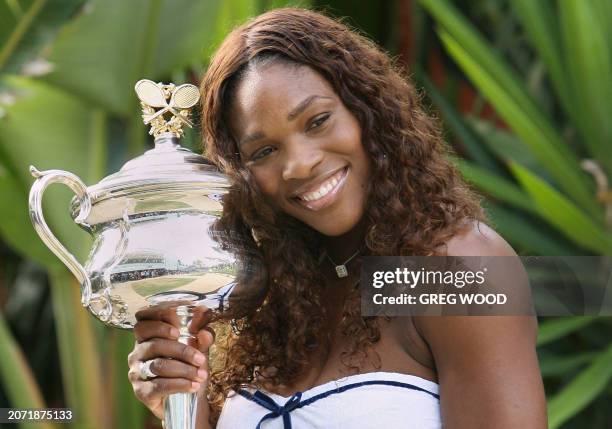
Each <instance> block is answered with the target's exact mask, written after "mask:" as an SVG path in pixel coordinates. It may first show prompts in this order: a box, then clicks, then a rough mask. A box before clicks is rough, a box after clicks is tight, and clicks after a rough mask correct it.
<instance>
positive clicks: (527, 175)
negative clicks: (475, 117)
mask: <svg viewBox="0 0 612 429" xmlns="http://www.w3.org/2000/svg"><path fill="white" fill-rule="evenodd" d="M510 169H511V171H512V172H513V174H514V175H515V177H516V178H517V180H518V181H519V183H520V184H521V185H522V187H523V188H524V189H525V191H527V193H528V194H529V195H530V196H531V198H532V200H533V202H534V203H535V207H536V210H537V211H538V213H540V216H542V217H543V218H544V219H546V220H547V221H548V222H549V223H550V224H551V225H553V226H555V227H556V228H557V229H558V230H559V231H560V232H561V233H562V234H564V235H565V236H566V237H568V238H570V239H571V240H572V241H574V242H575V243H576V244H579V245H580V246H583V247H584V248H586V249H590V250H592V251H594V252H596V253H601V254H604V255H606V254H610V253H612V237H611V236H610V235H609V234H608V233H607V232H606V231H605V230H604V229H603V228H602V227H601V226H599V225H597V224H596V223H594V222H593V221H592V220H591V219H590V218H589V217H588V216H587V215H586V214H585V213H584V212H582V210H580V209H579V208H578V207H577V206H576V205H575V204H574V203H573V202H571V201H570V200H569V199H567V198H566V197H565V196H563V195H562V194H561V193H560V192H559V191H557V190H556V189H554V188H553V187H552V186H550V185H549V184H548V183H546V182H544V181H543V180H542V179H540V178H539V177H537V176H536V175H534V174H533V173H531V172H530V171H529V170H527V169H525V168H523V167H521V166H520V165H518V164H516V163H514V162H512V163H510Z"/></svg>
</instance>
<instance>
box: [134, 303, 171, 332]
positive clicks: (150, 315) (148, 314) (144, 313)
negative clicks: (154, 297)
mask: <svg viewBox="0 0 612 429" xmlns="http://www.w3.org/2000/svg"><path fill="white" fill-rule="evenodd" d="M135 317H136V320H137V321H140V320H161V321H163V322H166V323H169V324H170V325H172V326H176V327H178V326H179V325H180V321H179V317H178V315H177V314H176V305H157V306H155V307H150V308H145V309H142V310H139V311H137V312H136V314H135Z"/></svg>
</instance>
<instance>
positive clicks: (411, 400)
mask: <svg viewBox="0 0 612 429" xmlns="http://www.w3.org/2000/svg"><path fill="white" fill-rule="evenodd" d="M438 391H439V388H438V384H436V383H434V382H432V381H429V380H425V379H424V378H421V377H417V376H414V375H407V374H400V373H395V372H381V371H378V372H370V373H365V374H357V375H351V376H348V377H345V378H343V379H340V380H333V381H330V382H327V383H324V384H322V385H320V386H315V387H313V388H312V389H308V390H305V391H303V392H297V393H296V394H294V395H293V396H291V397H284V396H280V395H276V394H274V393H269V392H263V391H260V390H254V389H242V390H240V391H239V392H238V393H236V392H232V393H231V394H230V396H228V398H227V399H226V400H225V404H224V405H223V409H222V411H221V416H220V417H219V422H218V423H217V429H310V428H317V429H319V428H321V429H323V428H324V429H347V428H350V429H379V428H382V429H392V428H393V429H395V428H403V429H440V428H441V427H442V423H441V419H440V397H439V395H438Z"/></svg>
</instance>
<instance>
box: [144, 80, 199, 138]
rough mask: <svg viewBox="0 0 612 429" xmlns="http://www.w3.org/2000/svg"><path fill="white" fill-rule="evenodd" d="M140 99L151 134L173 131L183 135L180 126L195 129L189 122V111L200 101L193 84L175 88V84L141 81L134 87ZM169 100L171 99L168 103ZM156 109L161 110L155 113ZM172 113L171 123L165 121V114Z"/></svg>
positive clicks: (145, 121)
mask: <svg viewBox="0 0 612 429" xmlns="http://www.w3.org/2000/svg"><path fill="white" fill-rule="evenodd" d="M134 89H135V90H136V94H137V95H138V98H139V99H140V101H141V102H142V104H143V119H144V123H145V124H151V126H152V130H151V133H152V134H153V133H155V134H156V135H157V134H159V133H161V132H165V131H171V132H176V133H178V134H179V135H180V134H182V130H181V129H180V124H179V123H176V121H175V120H174V118H177V120H178V121H180V122H182V123H183V124H185V125H187V126H189V127H193V124H192V123H191V121H190V120H189V109H190V108H192V107H193V106H195V105H196V103H197V102H198V100H199V99H200V92H199V91H198V88H197V87H196V86H194V85H191V84H183V85H179V86H177V87H175V86H174V85H173V84H170V85H163V84H161V83H155V82H153V81H151V80H148V79H141V80H139V81H138V82H136V85H135V87H134ZM168 98H169V99H170V100H169V101H168ZM155 109H159V110H157V111H155ZM167 112H170V113H171V114H172V115H173V117H172V118H171V119H170V121H169V122H166V121H165V120H164V117H163V115H164V113H167Z"/></svg>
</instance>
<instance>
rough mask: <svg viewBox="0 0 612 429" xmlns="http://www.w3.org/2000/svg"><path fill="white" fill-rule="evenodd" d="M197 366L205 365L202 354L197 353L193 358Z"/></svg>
mask: <svg viewBox="0 0 612 429" xmlns="http://www.w3.org/2000/svg"><path fill="white" fill-rule="evenodd" d="M193 361H194V362H195V364H196V365H202V364H203V363H204V355H203V354H202V353H196V355H195V356H194V358H193Z"/></svg>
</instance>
